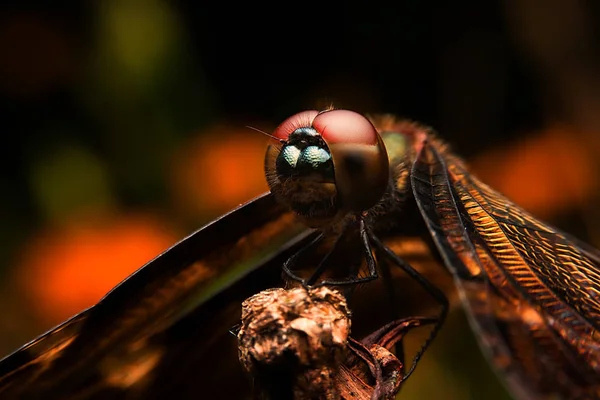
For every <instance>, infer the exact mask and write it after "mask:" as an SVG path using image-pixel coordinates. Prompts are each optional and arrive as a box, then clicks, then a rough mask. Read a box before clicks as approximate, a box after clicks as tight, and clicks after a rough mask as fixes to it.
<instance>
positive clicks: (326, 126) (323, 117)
mask: <svg viewBox="0 0 600 400" xmlns="http://www.w3.org/2000/svg"><path fill="white" fill-rule="evenodd" d="M298 115H300V114H298ZM294 117H295V116H294ZM294 117H292V118H294ZM313 118H314V120H313V121H312V126H313V127H314V128H315V129H316V130H317V132H319V133H320V134H321V136H323V139H324V140H325V142H326V143H327V144H328V145H329V146H332V145H336V144H363V145H377V143H378V137H379V134H378V133H377V131H376V130H375V127H374V126H373V125H372V124H371V122H369V120H368V119H366V118H365V117H363V116H362V115H360V114H358V113H355V112H354V111H349V110H332V111H327V112H324V113H321V114H319V115H317V116H316V117H313Z"/></svg>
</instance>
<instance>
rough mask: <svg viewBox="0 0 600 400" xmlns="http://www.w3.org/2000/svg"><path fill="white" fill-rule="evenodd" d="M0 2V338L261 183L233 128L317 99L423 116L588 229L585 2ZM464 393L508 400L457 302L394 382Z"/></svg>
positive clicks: (592, 15)
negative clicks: (411, 368) (404, 379)
mask: <svg viewBox="0 0 600 400" xmlns="http://www.w3.org/2000/svg"><path fill="white" fill-rule="evenodd" d="M10 3H11V2H3V5H2V6H0V116H1V121H2V123H1V125H0V130H1V131H0V132H1V133H2V137H3V138H4V139H3V140H4V142H3V145H2V146H1V149H2V150H1V154H2V156H1V157H0V260H2V262H1V263H0V354H6V353H8V352H10V351H12V350H13V349H15V348H16V347H17V346H19V345H21V344H22V343H24V342H25V341H28V340H30V339H32V338H33V337H34V336H36V335H38V334H40V333H42V332H43V331H44V330H45V329H48V328H50V327H51V326H53V325H55V324H57V323H59V322H60V321H62V320H63V319H65V318H67V317H69V316H70V315H72V314H74V313H76V312H77V311H79V310H81V309H83V308H85V307H88V306H90V305H92V304H94V303H95V302H96V301H97V300H98V299H99V298H100V297H101V296H102V295H103V294H104V293H106V291H108V290H109V289H110V288H111V287H113V286H114V285H115V284H117V283H118V282H119V281H121V280H122V279H123V278H125V277H126V276H127V275H128V274H130V273H131V272H133V271H134V270H135V269H137V268H138V267H139V266H141V265H142V264H143V263H144V262H146V261H148V260H149V259H151V258H153V257H154V256H155V255H157V254H158V253H160V252H161V251H162V250H164V249H166V248H167V247H169V246H170V245H171V244H173V243H174V242H176V241H177V240H178V239H180V238H182V237H183V236H184V235H186V234H187V233H189V232H191V231H193V230H194V229H197V228H198V227H200V226H201V225H202V224H203V223H205V222H207V221H209V220H211V219H212V218H214V217H216V216H218V215H220V214H222V213H224V212H226V211H228V210H229V209H231V208H233V207H234V206H236V205H237V204H239V203H241V202H244V201H246V200H248V199H250V198H252V197H253V196H255V195H257V194H259V193H261V192H263V191H265V190H266V183H265V182H264V176H263V170H262V162H263V155H264V150H265V137H264V136H262V135H260V134H259V133H256V132H254V131H252V130H250V129H248V128H246V127H245V126H246V125H250V126H253V127H256V128H259V129H262V130H265V131H270V130H271V129H273V128H274V127H275V126H276V125H277V124H278V123H280V122H281V121H283V120H284V119H285V118H287V117H288V116H290V115H292V114H294V113H296V112H298V111H301V110H304V109H310V108H315V107H316V108H319V107H323V106H325V105H327V104H330V103H333V104H334V105H336V106H337V107H341V108H349V109H353V110H356V111H359V112H363V113H377V112H389V113H394V114H397V115H399V116H404V117H408V118H411V119H415V120H419V121H421V122H423V123H426V124H429V125H431V126H434V127H435V128H436V129H437V130H438V131H439V132H440V136H441V137H443V138H444V139H446V140H447V141H448V142H449V143H450V144H451V146H452V147H453V149H454V151H455V152H456V153H458V154H460V155H462V156H464V157H465V158H466V159H467V160H468V161H469V163H470V164H471V166H472V169H473V172H474V174H476V175H477V176H479V177H480V178H481V179H482V180H483V181H484V182H486V183H488V184H490V185H491V186H492V187H494V188H496V189H499V190H500V191H502V192H504V193H505V194H506V195H507V196H508V197H509V198H511V199H513V200H514V201H515V202H516V203H518V204H521V205H522V206H523V207H525V208H526V209H528V210H530V211H531V212H533V213H534V215H536V216H538V217H540V218H542V219H545V220H547V221H550V222H551V223H552V224H554V225H556V226H559V227H560V228H562V229H564V230H566V231H568V232H570V233H573V234H575V235H576V236H578V237H580V238H582V239H584V240H586V241H588V242H590V243H592V244H594V245H595V246H597V247H598V246H600V227H599V226H600V225H599V222H600V210H599V209H598V207H597V204H598V200H599V193H600V190H599V186H600V179H599V176H600V175H599V172H600V133H599V132H600V112H598V110H599V109H600V108H599V107H600V74H599V73H598V71H600V68H598V67H599V62H600V31H599V30H598V26H600V24H598V22H600V6H599V4H598V3H597V2H594V1H574V0H544V1H542V0H505V1H500V0H493V1H487V2H481V1H475V0H471V1H467V0H459V1H453V2H443V1H419V2H417V1H399V2H395V3H394V4H392V3H389V2H386V3H385V4H384V3H382V4H374V3H373V4H370V5H368V6H367V5H362V6H351V5H345V6H344V7H343V8H340V7H335V6H333V5H331V6H328V5H324V4H320V5H313V4H309V3H299V4H297V5H295V6H290V7H288V5H287V4H286V5H285V6H283V5H282V6H281V8H277V7H276V6H273V5H271V6H269V7H268V8H264V9H261V8H260V7H259V6H258V5H256V4H254V2H251V3H248V4H244V5H235V6H233V5H232V4H229V2H212V3H211V5H210V7H208V6H203V5H202V4H201V3H203V2H194V1H183V0H174V1H166V0H106V1H87V2H71V4H68V3H69V2H60V3H59V4H55V3H52V5H48V3H47V2H27V3H24V2H13V4H10ZM432 382H435V384H431V383H432ZM483 396H485V397H486V398H490V399H492V398H495V399H506V398H508V397H507V395H506V393H505V392H504V389H503V388H502V386H501V385H500V383H498V381H497V379H496V378H495V377H494V375H493V374H492V373H491V371H490V369H489V368H488V367H487V365H486V363H485V361H484V360H483V359H482V357H481V356H480V353H479V351H478V348H477V346H476V344H475V342H474V339H473V336H472V334H471V332H470V329H469V328H468V326H467V323H466V319H465V317H464V316H463V315H462V314H458V313H457V314H456V315H453V316H452V317H451V318H450V321H449V322H448V324H447V326H446V328H445V329H444V330H443V332H442V336H441V337H440V338H439V340H437V341H436V342H435V344H434V346H433V348H432V350H431V353H428V355H427V356H426V357H425V359H424V361H423V364H422V365H421V367H420V368H418V369H417V372H416V373H415V375H413V378H412V379H411V381H410V382H409V384H408V385H407V386H406V390H405V391H404V392H403V397H402V398H405V399H410V398H446V399H451V398H452V399H479V398H483Z"/></svg>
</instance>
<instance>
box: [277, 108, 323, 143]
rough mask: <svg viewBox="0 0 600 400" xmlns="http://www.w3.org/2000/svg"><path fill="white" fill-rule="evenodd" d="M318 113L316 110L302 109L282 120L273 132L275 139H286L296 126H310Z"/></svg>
mask: <svg viewBox="0 0 600 400" xmlns="http://www.w3.org/2000/svg"><path fill="white" fill-rule="evenodd" d="M318 114H319V112H318V111H316V110H308V111H302V112H300V113H298V114H295V115H292V116H291V117H289V118H288V119H286V120H285V121H283V122H282V123H281V124H280V125H279V126H278V127H277V129H275V131H274V132H273V136H275V137H276V138H277V139H281V140H288V137H289V136H290V135H291V134H292V132H294V131H295V130H296V129H298V128H308V127H311V126H312V123H313V120H314V119H315V117H316V116H317V115H318Z"/></svg>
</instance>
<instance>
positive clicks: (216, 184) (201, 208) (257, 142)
mask: <svg viewBox="0 0 600 400" xmlns="http://www.w3.org/2000/svg"><path fill="white" fill-rule="evenodd" d="M267 141H268V139H266V138H265V136H264V135H261V134H260V133H258V132H254V131H252V130H250V129H249V128H243V129H240V128H239V127H238V128H231V127H227V126H218V127H214V128H212V129H210V130H209V131H207V132H203V133H202V134H201V135H199V136H198V137H197V138H196V139H194V140H193V141H192V142H191V143H188V144H187V145H186V146H185V147H184V148H183V149H182V150H181V151H180V152H179V153H178V154H176V157H175V163H174V177H173V183H174V192H175V197H176V201H177V204H178V206H179V207H182V208H183V209H184V210H185V211H186V212H189V213H191V214H192V215H201V216H216V215H218V214H222V213H225V212H227V211H229V210H230V209H232V208H234V207H235V206H237V205H238V204H240V203H244V202H246V201H248V200H250V199H251V198H253V197H255V196H257V195H259V194H261V193H263V192H266V191H267V190H268V187H267V183H266V180H265V175H264V170H263V165H264V157H265V151H266V148H267Z"/></svg>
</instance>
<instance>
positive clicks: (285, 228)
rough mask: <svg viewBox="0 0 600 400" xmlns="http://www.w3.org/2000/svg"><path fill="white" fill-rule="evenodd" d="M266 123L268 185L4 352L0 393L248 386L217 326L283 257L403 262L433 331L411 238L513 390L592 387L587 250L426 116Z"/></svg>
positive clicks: (324, 265)
mask: <svg viewBox="0 0 600 400" xmlns="http://www.w3.org/2000/svg"><path fill="white" fill-rule="evenodd" d="M273 136H274V137H275V140H274V142H273V143H272V144H271V145H270V147H269V149H268V151H267V158H266V170H267V175H268V180H269V183H270V187H271V192H272V194H265V195H263V196H261V197H259V198H257V199H255V200H253V201H251V202H249V203H247V204H245V205H243V206H241V207H239V208H238V209H236V210H234V211H232V212H231V213H229V214H227V215H225V216H223V217H221V218H219V219H217V220H215V221H214V222H212V223H210V224H209V225H207V226H205V227H203V228H201V229H200V230H198V231H196V232H195V233H193V234H191V235H190V236H188V237H187V238H185V239H183V240H182V241H181V242H179V243H177V244H176V245H174V246H173V247H171V248H170V249H168V250H167V251H165V252H164V253H163V254H161V255H159V256H158V257H157V258H155V259H154V260H152V261H150V262H149V263H148V264H146V265H145V266H144V267H142V268H141V269H140V270H138V271H137V272H136V273H135V274H133V275H132V276H130V277H129V278H128V279H126V280H125V281H123V282H122V283H121V284H120V285H119V286H117V287H116V288H115V289H113V290H112V291H111V292H110V293H109V294H107V295H106V297H104V298H103V299H102V300H101V301H100V302H99V303H98V304H96V305H95V306H94V307H92V308H90V309H88V310H85V311H83V312H82V313H80V314H78V315H76V316H75V317H73V318H72V319H71V320H69V321H67V322H65V323H63V324H62V325H60V326H59V327H57V328H55V329H53V330H51V331H50V332H48V333H46V334H44V335H43V336H41V337H40V338H38V339H36V340H34V341H33V342H31V343H30V344H28V345H26V346H24V347H22V348H21V349H19V350H17V351H16V352H15V353H13V354H11V355H10V356H8V357H6V358H5V359H4V360H2V361H1V362H0V396H1V397H3V398H15V397H19V396H20V398H37V397H43V398H45V399H48V398H67V397H68V398H104V397H108V396H111V397H112V398H144V399H150V398H166V397H177V398H192V397H197V396H199V395H202V396H204V397H211V398H231V397H234V396H239V395H240V394H243V393H246V392H245V389H244V388H245V387H246V388H247V386H244V381H243V379H244V378H243V375H242V373H241V371H240V370H237V369H236V368H235V367H236V366H235V360H236V354H235V352H236V346H235V340H234V338H232V337H230V336H229V335H228V333H227V327H230V326H232V325H234V324H235V323H236V322H238V320H239V307H240V303H241V302H242V301H243V300H244V299H245V298H247V297H249V296H250V295H252V294H254V293H257V292H259V291H260V290H263V289H266V288H269V287H273V286H277V285H280V284H281V266H282V265H283V266H284V271H285V272H286V274H285V275H287V276H288V277H289V278H291V280H296V281H300V282H302V283H303V284H305V285H318V284H331V285H352V284H355V283H366V282H368V281H371V280H374V279H375V278H376V277H377V275H378V270H379V271H380V272H381V273H382V274H383V275H389V272H390V271H389V269H388V268H387V266H391V265H397V266H400V267H401V269H403V270H404V271H405V272H407V273H408V276H410V277H411V278H412V279H414V280H416V282H417V283H419V284H420V285H421V286H423V287H424V288H425V289H426V290H427V292H429V293H430V294H431V295H432V296H433V297H434V298H435V299H436V300H437V301H438V303H439V304H440V313H439V314H438V316H437V321H438V325H437V327H436V328H434V329H433V331H432V336H431V337H430V339H431V338H432V337H433V336H435V333H436V332H437V331H438V329H439V327H441V324H442V323H443V321H444V317H445V315H446V311H447V309H448V302H447V300H446V297H445V296H444V293H443V292H442V291H441V290H439V289H438V288H437V287H436V285H434V284H432V283H430V280H431V279H426V278H425V277H424V275H423V274H421V273H420V272H419V271H417V270H415V269H414V268H412V267H411V261H410V260H409V259H407V258H405V257H404V255H403V254H401V252H398V251H396V250H395V248H396V247H397V246H395V245H397V244H401V243H403V242H404V241H405V240H407V239H406V238H407V237H411V238H415V237H418V238H420V239H419V240H420V241H421V243H423V244H424V245H427V247H425V248H426V249H428V250H427V254H428V256H429V257H430V260H439V261H438V264H440V266H439V267H440V271H439V273H440V274H442V273H443V267H445V268H446V269H447V270H449V271H450V272H451V274H452V276H453V278H454V282H455V285H456V287H457V288H458V291H459V293H460V297H461V299H462V303H463V305H464V307H465V308H466V310H467V311H468V313H469V315H470V317H471V318H470V319H471V325H472V327H473V329H474V330H475V331H476V333H477V336H478V338H479V340H480V344H481V346H482V348H483V349H484V352H486V353H487V354H488V355H489V358H490V360H491V362H492V363H493V364H494V365H495V366H496V368H497V370H498V371H499V372H500V373H501V375H502V377H503V378H504V379H505V381H506V382H507V384H508V387H509V389H510V390H511V392H512V394H513V395H514V396H515V397H516V398H522V399H550V398H552V399H557V398H558V399H577V398H600V333H598V329H599V328H600V252H599V251H598V250H596V249H593V248H591V247H590V246H588V245H586V244H584V243H582V242H580V241H579V240H577V239H575V238H573V237H571V236H569V235H567V234H565V233H562V232H560V231H558V230H556V229H555V228H553V227H551V226H549V225H547V224H544V223H542V222H540V221H538V220H536V219H535V218H533V217H532V216H530V215H529V214H528V213H527V212H525V211H524V210H522V209H521V208H519V207H518V206H517V205H515V204H513V203H511V202H510V201H509V200H507V199H506V198H504V197H503V196H502V195H500V194H499V193H497V192H495V191H494V190H493V189H491V188H490V187H488V186H487V185H485V184H484V183H482V182H480V181H479V180H477V179H476V178H475V177H474V176H472V175H471V174H470V173H469V172H468V169H467V168H466V166H465V165H464V164H463V162H462V161H461V160H460V159H459V158H458V157H456V156H455V155H453V154H452V153H450V152H449V150H448V149H447V148H446V147H445V146H444V145H443V143H442V142H441V141H440V140H439V139H438V138H437V137H436V136H435V134H434V133H433V132H432V131H431V129H429V128H426V127H424V126H421V125H419V124H416V123H413V122H408V121H402V120H396V119H394V118H392V117H390V116H384V117H379V118H374V119H372V120H371V121H369V120H368V119H366V118H365V117H363V116H361V115H359V114H356V113H354V112H351V111H347V110H326V111H323V112H317V111H305V112H302V113H300V114H297V115H295V116H293V117H291V118H289V119H288V120H286V121H285V122H284V123H283V124H281V125H280V126H279V127H278V128H277V130H276V131H275V133H274V135H273ZM332 241H333V242H334V243H333V244H332V243H331V242H332ZM323 249H325V250H323ZM315 264H318V265H317V266H316V268H314V269H313V270H312V272H311V273H310V274H308V275H305V274H300V273H298V272H297V271H298V268H297V267H298V265H302V266H303V267H305V266H307V265H309V266H314V265H315ZM340 266H342V267H343V268H342V269H345V270H344V271H336V267H340ZM378 267H383V268H378ZM338 269H339V268H338ZM364 270H366V271H367V273H366V275H365V273H364V272H361V271H364ZM377 281H379V280H377ZM372 284H373V283H369V284H366V285H365V286H369V285H372ZM404 284H405V285H406V284H407V283H406V282H404ZM404 287H406V288H407V289H406V290H407V291H408V290H409V289H408V287H407V286H404ZM359 294H360V293H359ZM396 294H397V292H396ZM362 301H363V302H368V301H370V299H363V300H362ZM403 304H404V303H403V302H398V303H397V305H398V307H399V308H400V307H401V306H402V305H403ZM429 342H430V340H428V341H427V342H426V344H425V346H426V345H427V344H428V343H429ZM422 350H424V349H422ZM421 353H422V352H419V353H418V355H417V357H416V358H415V361H414V362H413V364H412V368H411V369H410V371H409V372H408V374H407V375H409V374H410V372H412V370H413V369H414V365H415V362H416V361H418V358H419V357H420V355H421ZM229 360H233V361H232V362H230V361H229ZM237 367H238V368H239V366H237Z"/></svg>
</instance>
